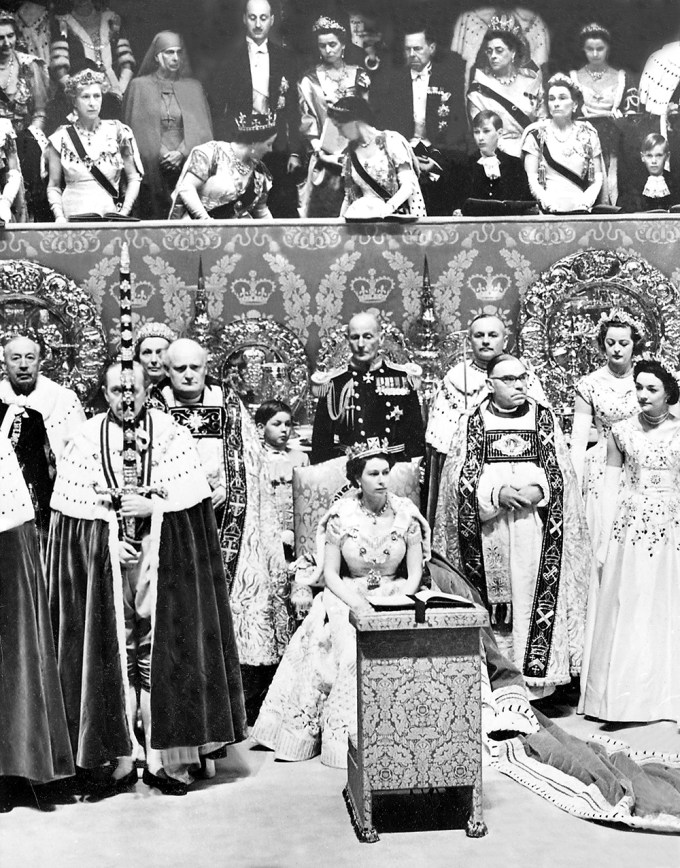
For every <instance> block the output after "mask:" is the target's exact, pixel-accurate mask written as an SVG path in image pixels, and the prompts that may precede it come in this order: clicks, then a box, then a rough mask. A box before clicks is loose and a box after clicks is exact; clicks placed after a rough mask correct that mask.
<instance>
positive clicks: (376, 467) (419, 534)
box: [252, 438, 430, 768]
mask: <svg viewBox="0 0 680 868" xmlns="http://www.w3.org/2000/svg"><path fill="white" fill-rule="evenodd" d="M386 447H387V442H386V441H380V440H379V439H378V438H371V439H370V440H369V441H368V443H362V444H358V445H357V446H355V447H353V448H352V450H351V451H350V452H349V453H348V461H347V471H346V472H347V478H348V479H349V480H350V482H351V483H352V485H353V486H354V487H355V489H356V490H355V491H354V492H353V493H352V494H350V496H348V497H345V498H342V499H340V500H338V501H337V502H336V503H334V504H333V506H332V507H331V509H330V510H329V511H328V512H327V513H326V514H325V515H324V516H323V518H322V519H321V521H320V523H319V529H318V532H317V547H318V552H319V556H318V557H317V561H318V570H319V572H321V573H322V574H323V578H324V580H325V588H324V590H323V592H322V593H321V594H319V595H318V596H317V597H316V598H315V599H314V603H313V604H312V608H311V611H310V612H309V614H308V615H307V617H306V618H305V620H304V622H303V623H302V626H301V627H300V628H299V630H298V631H297V633H296V634H295V635H294V636H293V638H292V640H291V642H290V644H289V646H288V649H287V651H286V653H285V655H284V657H283V659H282V661H281V663H280V664H279V668H278V670H277V673H276V675H275V676H274V680H273V682H272V685H271V687H270V688H269V693H268V694H267V697H266V699H265V701H264V704H263V706H262V710H261V711H260V715H259V717H258V719H257V722H256V723H255V727H254V729H253V732H252V737H253V739H254V740H255V741H256V742H259V743H260V744H262V745H264V746H266V747H269V748H271V749H272V750H274V751H275V752H276V756H277V759H283V760H289V761H296V760H306V759H311V758H312V757H313V756H315V755H316V754H318V753H319V751H321V761H322V762H323V763H325V764H326V765H330V766H335V767H340V768H342V767H344V766H345V765H346V762H347V738H348V736H349V737H350V738H353V739H354V740H356V728H357V721H356V642H355V631H354V627H352V625H351V624H350V622H349V613H350V612H354V613H355V614H360V613H364V612H366V611H367V610H368V611H372V607H371V604H370V602H369V600H370V599H371V598H373V597H385V596H391V595H393V594H410V593H414V592H415V591H417V590H418V587H419V586H420V582H421V579H422V575H423V563H424V561H426V560H429V556H430V543H429V536H430V533H429V528H428V526H427V523H426V521H425V519H424V518H423V517H422V516H421V515H420V513H419V512H418V510H417V508H416V507H415V506H414V504H413V503H412V501H410V500H409V499H408V498H405V497H397V496H396V495H394V494H392V493H390V492H388V490H387V478H388V476H389V473H390V465H391V463H392V458H391V457H389V456H388V452H387V448H386Z"/></svg>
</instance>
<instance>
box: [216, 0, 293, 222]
mask: <svg viewBox="0 0 680 868" xmlns="http://www.w3.org/2000/svg"><path fill="white" fill-rule="evenodd" d="M243 23H244V25H245V38H241V39H239V40H237V41H236V42H235V43H232V45H230V46H229V47H228V48H227V49H226V50H225V52H224V55H223V57H224V60H223V63H222V66H221V68H220V69H219V70H218V71H217V74H216V75H215V77H214V85H213V88H212V91H213V93H212V97H211V103H212V105H211V108H212V115H213V121H214V126H215V138H217V139H221V140H224V141H230V138H229V136H230V134H231V133H232V132H233V129H232V123H233V118H234V117H236V116H238V115H239V114H240V113H241V112H243V113H244V114H246V115H249V114H250V113H251V112H258V113H260V114H266V113H267V112H268V111H271V112H276V116H277V122H276V130H277V137H276V141H275V142H274V148H273V151H272V153H271V154H268V155H267V156H266V157H265V158H264V163H266V165H267V168H268V169H269V171H270V172H271V174H272V177H273V179H274V186H273V189H272V192H271V194H270V195H269V199H268V204H269V209H270V211H271V212H272V215H273V216H274V217H297V216H298V213H297V188H296V186H295V184H296V180H300V178H298V177H297V174H298V170H299V169H300V168H301V165H302V161H301V159H300V157H299V153H300V149H299V147H298V138H299V129H300V116H299V111H298V106H297V87H296V84H297V78H298V76H297V69H296V63H295V57H294V55H293V54H292V53H291V52H290V51H288V49H286V48H283V47H282V46H280V45H277V44H276V43H274V42H272V41H271V40H270V39H269V34H270V32H271V29H272V26H273V24H274V14H273V13H272V8H271V6H270V4H269V2H268V0H247V2H246V3H245V4H244V7H243Z"/></svg>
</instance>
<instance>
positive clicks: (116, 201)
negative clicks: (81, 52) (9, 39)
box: [47, 69, 143, 223]
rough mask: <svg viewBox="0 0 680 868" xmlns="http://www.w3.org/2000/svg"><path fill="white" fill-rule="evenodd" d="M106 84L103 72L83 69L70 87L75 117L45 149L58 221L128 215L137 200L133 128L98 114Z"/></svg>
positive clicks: (49, 190) (49, 196)
mask: <svg viewBox="0 0 680 868" xmlns="http://www.w3.org/2000/svg"><path fill="white" fill-rule="evenodd" d="M104 83H105V78H104V75H103V74H102V73H101V72H94V71H93V70H91V69H84V70H82V71H81V72H77V73H76V74H75V75H72V76H71V77H70V79H69V81H68V84H67V85H66V92H67V93H68V94H69V96H70V97H71V100H72V102H73V108H74V114H75V120H74V122H73V123H69V124H65V125H64V126H61V127H59V128H58V129H57V130H56V131H55V132H54V133H52V135H51V136H50V138H49V142H50V144H49V148H48V151H47V160H48V168H49V183H48V185H47V201H48V202H49V203H50V208H51V209H52V213H53V214H54V220H55V222H56V223H68V222H69V220H73V219H76V218H80V219H83V218H87V219H89V220H101V219H106V220H112V219H116V218H118V219H119V218H121V217H126V218H127V217H129V216H130V212H131V211H132V208H133V206H134V204H135V201H136V200H137V196H138V194H139V186H140V183H141V179H142V174H143V169H142V161H141V158H140V156H139V151H138V150H137V144H136V142H135V137H134V136H133V134H132V130H131V129H130V127H128V126H126V125H125V124H123V123H121V122H120V121H117V120H102V119H101V117H100V112H101V107H102V94H103V90H104ZM123 177H124V178H125V192H124V197H122V187H121V182H122V180H123ZM121 198H122V201H121Z"/></svg>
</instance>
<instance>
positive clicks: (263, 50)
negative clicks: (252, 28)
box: [248, 42, 269, 54]
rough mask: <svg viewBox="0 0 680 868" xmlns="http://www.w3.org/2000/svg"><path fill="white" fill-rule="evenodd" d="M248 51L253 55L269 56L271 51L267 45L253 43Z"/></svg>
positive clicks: (250, 43)
mask: <svg viewBox="0 0 680 868" xmlns="http://www.w3.org/2000/svg"><path fill="white" fill-rule="evenodd" d="M248 49H249V50H250V53H251V54H269V49H268V48H267V46H266V45H255V44H253V43H252V42H249V43H248Z"/></svg>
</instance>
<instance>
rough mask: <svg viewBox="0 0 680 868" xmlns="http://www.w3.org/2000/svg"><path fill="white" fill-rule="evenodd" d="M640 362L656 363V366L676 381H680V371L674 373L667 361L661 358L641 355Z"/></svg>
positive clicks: (651, 354)
mask: <svg viewBox="0 0 680 868" xmlns="http://www.w3.org/2000/svg"><path fill="white" fill-rule="evenodd" d="M638 362H654V364H655V365H658V366H659V367H660V368H662V369H663V370H664V371H665V372H666V373H667V374H668V376H669V377H673V379H674V380H678V379H680V371H674V370H673V369H672V368H671V367H670V366H669V364H668V362H667V361H666V360H665V359H662V358H661V356H657V355H655V354H654V353H650V352H644V353H641V354H640V358H639V359H638Z"/></svg>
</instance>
